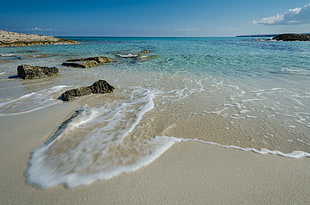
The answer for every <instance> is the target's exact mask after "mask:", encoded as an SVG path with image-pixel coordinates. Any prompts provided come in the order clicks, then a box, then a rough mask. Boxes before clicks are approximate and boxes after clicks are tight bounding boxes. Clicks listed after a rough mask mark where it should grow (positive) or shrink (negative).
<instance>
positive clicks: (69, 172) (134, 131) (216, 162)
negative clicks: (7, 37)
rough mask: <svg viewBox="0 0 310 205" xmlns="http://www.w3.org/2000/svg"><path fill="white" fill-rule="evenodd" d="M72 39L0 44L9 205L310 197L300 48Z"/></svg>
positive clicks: (309, 117) (309, 124) (2, 145)
mask: <svg viewBox="0 0 310 205" xmlns="http://www.w3.org/2000/svg"><path fill="white" fill-rule="evenodd" d="M69 40H73V41H76V42H79V44H72V45H65V44H62V45H40V46H38V45H37V46H31V47H2V48H0V55H1V56H0V59H1V60H2V63H0V96H1V97H0V130H1V137H0V152H1V155H0V163H1V167H2V169H1V170H0V176H1V178H0V182H1V192H0V194H1V195H0V199H1V202H2V201H3V204H124V203H125V204H309V203H310V197H309V195H310V180H309V179H310V174H309V168H310V158H309V156H310V138H309V128H310V114H309V113H310V112H309V107H310V101H309V99H310V97H309V96H310V93H309V91H308V90H309V89H308V88H309V77H310V75H309V74H310V72H309V68H308V65H309V63H310V61H309V58H308V57H309V52H310V50H309V46H308V42H275V41H270V40H257V39H252V38H245V39H244V38H242V39H240V38H105V37H72V38H70V39H69ZM103 57H104V58H105V57H107V58H109V59H111V61H108V62H106V63H98V62H96V63H95V64H93V65H92V66H91V67H86V68H85V67H84V68H81V67H79V68H76V67H71V66H70V65H72V64H71V63H70V64H64V62H71V61H75V62H77V63H80V61H82V62H84V61H85V62H86V63H87V62H89V61H95V60H92V59H97V60H99V59H103ZM22 64H23V65H32V66H43V67H57V70H59V72H58V73H57V75H53V76H40V77H42V78H38V79H33V80H24V79H21V78H20V77H19V76H17V75H16V68H17V67H18V66H19V65H22ZM98 80H106V81H107V82H108V83H109V84H110V85H111V86H113V89H112V91H113V92H108V93H104V94H103V93H94V92H91V93H92V94H91V93H87V95H84V94H83V95H84V96H79V97H78V96H76V97H74V98H70V99H67V100H68V101H64V98H63V97H62V96H63V95H62V93H64V92H65V91H66V90H71V89H79V88H80V89H81V88H82V89H83V90H86V91H87V89H94V88H90V86H91V85H93V83H94V82H97V81H98ZM101 82H102V81H101Z"/></svg>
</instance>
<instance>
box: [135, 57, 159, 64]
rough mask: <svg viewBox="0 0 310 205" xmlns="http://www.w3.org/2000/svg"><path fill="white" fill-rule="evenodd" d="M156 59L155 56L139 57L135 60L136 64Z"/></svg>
mask: <svg viewBox="0 0 310 205" xmlns="http://www.w3.org/2000/svg"><path fill="white" fill-rule="evenodd" d="M157 57H158V56H157V55H148V56H139V57H138V58H137V59H136V62H137V63H138V62H143V61H148V60H152V59H154V58H157Z"/></svg>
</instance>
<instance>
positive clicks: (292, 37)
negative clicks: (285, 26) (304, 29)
mask: <svg viewBox="0 0 310 205" xmlns="http://www.w3.org/2000/svg"><path fill="white" fill-rule="evenodd" d="M272 40H277V41H310V34H280V35H277V36H276V37H274V38H273V39H272Z"/></svg>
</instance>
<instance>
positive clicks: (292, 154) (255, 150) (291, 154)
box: [180, 139, 310, 159]
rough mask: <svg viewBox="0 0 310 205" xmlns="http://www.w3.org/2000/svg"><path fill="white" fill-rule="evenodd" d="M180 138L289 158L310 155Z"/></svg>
mask: <svg viewBox="0 0 310 205" xmlns="http://www.w3.org/2000/svg"><path fill="white" fill-rule="evenodd" d="M180 140H181V141H193V142H200V143H204V144H210V145H216V146H219V147H224V148H232V149H238V150H242V151H251V152H255V153H258V154H273V155H278V156H282V157H288V158H294V159H298V158H303V157H310V153H307V152H304V151H299V150H296V151H293V152H291V153H283V152H281V151H278V150H269V149H265V148H262V149H261V150H257V149H255V148H242V147H238V146H235V145H222V144H219V143H215V142H208V141H203V140H198V139H180Z"/></svg>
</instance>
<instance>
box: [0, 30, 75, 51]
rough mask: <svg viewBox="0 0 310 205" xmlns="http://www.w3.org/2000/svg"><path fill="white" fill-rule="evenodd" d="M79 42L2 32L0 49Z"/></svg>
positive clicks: (0, 32)
mask: <svg viewBox="0 0 310 205" xmlns="http://www.w3.org/2000/svg"><path fill="white" fill-rule="evenodd" d="M77 43H78V42H76V41H72V40H68V39H62V38H57V37H54V36H42V35H36V34H24V33H14V32H9V31H2V30H0V47H6V46H33V45H44V44H77Z"/></svg>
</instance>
